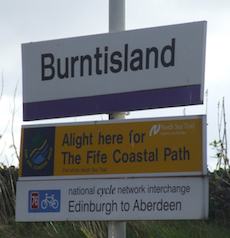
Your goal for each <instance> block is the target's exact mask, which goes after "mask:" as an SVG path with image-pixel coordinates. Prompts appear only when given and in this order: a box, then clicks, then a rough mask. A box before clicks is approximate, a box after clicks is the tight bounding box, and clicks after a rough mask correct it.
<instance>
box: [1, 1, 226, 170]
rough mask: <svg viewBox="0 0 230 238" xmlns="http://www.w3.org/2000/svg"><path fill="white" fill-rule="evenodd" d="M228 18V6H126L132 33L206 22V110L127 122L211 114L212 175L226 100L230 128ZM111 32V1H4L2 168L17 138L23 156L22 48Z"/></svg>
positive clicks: (10, 160)
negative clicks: (220, 105) (214, 143)
mask: <svg viewBox="0 0 230 238" xmlns="http://www.w3.org/2000/svg"><path fill="white" fill-rule="evenodd" d="M229 13H230V1H229V0H218V1H217V0H202V1H200V0H183V1H182V0H170V1H169V0H141V1H140V0H139V1H138V0H126V19H125V21H126V29H127V30H130V29H140V28H146V27H155V26H164V25H172V24H178V23H186V22H193V21H200V20H206V21H207V24H208V25H207V42H206V67H205V92H206V93H205V98H204V102H205V103H204V105H200V106H191V107H180V108H170V109H158V110H156V109H155V110H147V111H146V110H145V111H138V112H130V113H129V115H128V116H127V118H142V117H164V116H177V115H180V116H181V115H193V114H207V122H208V126H207V136H208V137H207V147H208V167H209V168H210V169H214V168H215V164H216V160H215V158H213V156H214V154H215V153H214V151H213V150H212V149H211V147H210V146H209V143H210V142H212V141H213V140H214V139H218V128H217V121H218V119H217V112H218V102H219V101H221V100H222V98H224V99H225V108H226V119H227V123H228V122H229V121H230V93H229V90H230V67H229V64H230V61H229V55H230V44H229V42H230V28H229V24H230V14H229ZM107 32H108V0H94V1H92V0H39V1H35V0H20V1H17V0H7V1H5V0H0V89H1V88H3V93H2V94H1V93H0V95H1V98H0V115H1V116H0V121H1V123H0V135H2V136H1V137H0V138H1V139H0V158H1V162H3V163H5V164H8V165H11V164H15V165H17V160H16V159H15V151H14V149H13V148H12V146H11V145H12V144H13V140H12V138H14V140H15V145H16V147H17V153H19V144H20V128H21V125H22V124H23V123H24V122H23V121H22V66H21V65H22V62H21V44H22V43H28V42H36V41H45V40H51V39H59V38H68V37H77V36H84V35H92V34H99V33H107ZM15 89H17V91H16V94H15V97H14V93H15ZM0 92H1V90H0ZM12 117H13V119H14V120H13V123H12ZM102 119H107V116H106V115H98V116H87V117H78V118H68V119H65V120H64V121H84V120H102ZM56 121H57V122H59V121H61V120H56ZM36 123H37V122H36ZM41 123H42V122H41ZM12 129H13V130H12ZM12 131H13V136H12ZM227 132H228V135H229V133H230V127H229V124H227ZM228 141H230V139H229V140H228ZM228 148H230V145H229V144H228Z"/></svg>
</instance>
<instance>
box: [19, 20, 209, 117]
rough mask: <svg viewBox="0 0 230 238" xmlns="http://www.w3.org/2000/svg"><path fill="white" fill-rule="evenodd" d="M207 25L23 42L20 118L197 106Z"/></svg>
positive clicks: (199, 99) (201, 94)
mask: <svg viewBox="0 0 230 238" xmlns="http://www.w3.org/2000/svg"><path fill="white" fill-rule="evenodd" d="M205 42H206V22H204V21H203V22H193V23H186V24H178V25H172V26H163V27H155V28H147V29H140V30H131V31H124V32H118V33H109V34H99V35H92V36H83V37H75V38H68V39H59V40H50V41H44V42H35V43H27V44H23V45H22V70H23V119H24V120H26V121H28V120H36V119H45V118H55V117H66V116H77V115H86V114H97V113H110V112H116V111H131V110H138V109H148V108H159V107H169V106H181V105H193V104H199V103H202V100H203V82H204V65H205Z"/></svg>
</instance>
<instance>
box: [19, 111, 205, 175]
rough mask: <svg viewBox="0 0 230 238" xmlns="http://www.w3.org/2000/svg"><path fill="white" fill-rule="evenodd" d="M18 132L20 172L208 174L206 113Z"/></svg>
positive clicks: (44, 127)
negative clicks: (19, 133) (20, 136)
mask: <svg viewBox="0 0 230 238" xmlns="http://www.w3.org/2000/svg"><path fill="white" fill-rule="evenodd" d="M21 135H22V138H21V154H20V174H19V176H21V177H30V176H80V177H87V178H89V177H105V176H107V177H109V176H110V177H111V176H112V177H113V176H115V177H119V176H121V175H122V176H132V177H135V176H138V177H139V176H171V175H173V176H175V175H201V174H206V173H207V165H206V146H205V144H206V117H205V116H187V117H174V118H172V117H169V118H158V119H157V118H155V119H145V120H143V119H141V120H125V121H106V122H105V121H102V122H91V123H87V124H85V123H77V124H56V125H53V124H52V125H31V126H29V125H26V126H23V128H22V133H21Z"/></svg>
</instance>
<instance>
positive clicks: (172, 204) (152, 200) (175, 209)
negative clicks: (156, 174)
mask: <svg viewBox="0 0 230 238" xmlns="http://www.w3.org/2000/svg"><path fill="white" fill-rule="evenodd" d="M49 188H54V189H53V190H49ZM28 204H29V209H28ZM207 217H208V178H207V177H168V178H165V177H163V178H127V179H82V180H81V179H73V177H72V179H63V178H60V180H40V181H38V180H34V181H29V180H19V181H18V183H17V197H16V221H21V222H24V221H30V222H32V221H65V220H68V221H71V220H72V221H100V220H103V221H109V220H113V221H115V220H178V219H180V220H183V219H204V218H207Z"/></svg>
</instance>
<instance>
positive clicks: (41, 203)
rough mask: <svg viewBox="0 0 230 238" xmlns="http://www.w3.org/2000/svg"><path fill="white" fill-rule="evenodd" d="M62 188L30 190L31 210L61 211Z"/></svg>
mask: <svg viewBox="0 0 230 238" xmlns="http://www.w3.org/2000/svg"><path fill="white" fill-rule="evenodd" d="M60 203H61V191H60V190H35V191H29V212H60V207H61V206H60Z"/></svg>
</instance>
